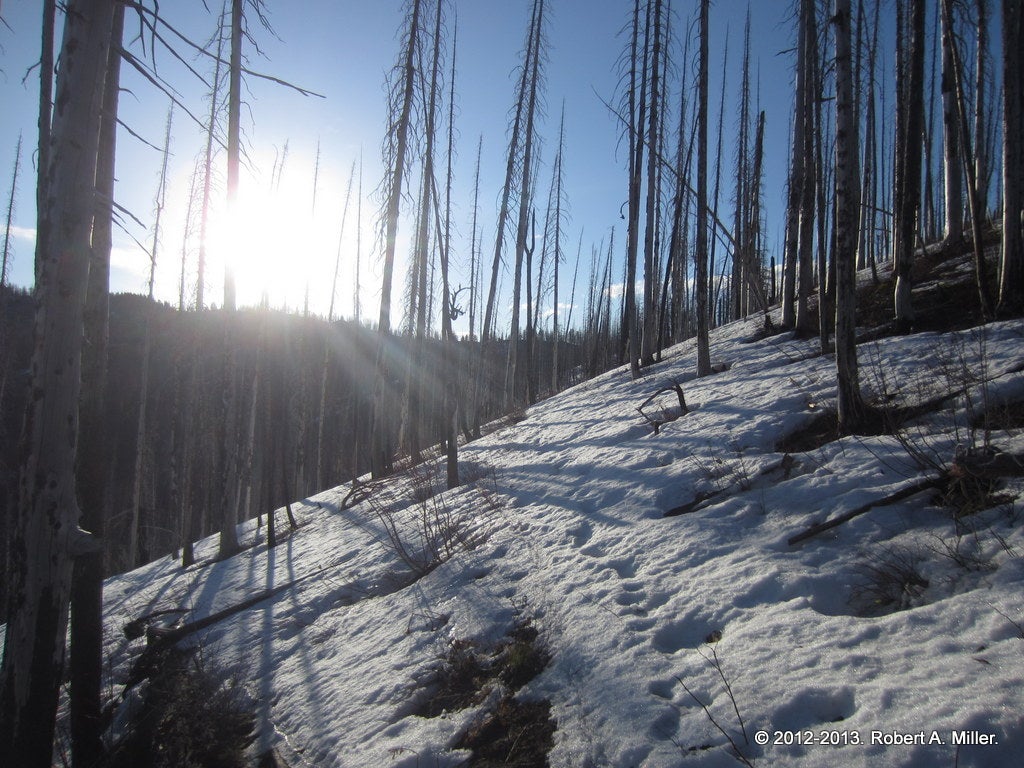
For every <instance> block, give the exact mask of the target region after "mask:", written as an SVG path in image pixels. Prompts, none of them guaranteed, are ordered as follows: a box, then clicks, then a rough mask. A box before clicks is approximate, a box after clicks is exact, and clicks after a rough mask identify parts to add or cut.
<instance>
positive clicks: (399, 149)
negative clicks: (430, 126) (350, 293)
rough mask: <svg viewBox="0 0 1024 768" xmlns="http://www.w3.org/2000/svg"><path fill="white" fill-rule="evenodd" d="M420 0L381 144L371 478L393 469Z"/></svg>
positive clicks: (410, 19) (411, 21) (414, 6)
mask: <svg viewBox="0 0 1024 768" xmlns="http://www.w3.org/2000/svg"><path fill="white" fill-rule="evenodd" d="M422 5H423V2H422V0H411V8H410V10H409V13H408V16H407V18H408V32H407V33H406V37H405V39H404V41H403V46H404V47H403V50H402V54H401V61H402V64H401V65H400V67H399V68H398V72H397V74H399V75H400V80H399V81H398V82H396V83H395V85H394V87H393V88H392V90H391V92H390V96H389V101H390V115H391V118H390V124H389V126H388V138H387V139H386V141H385V145H384V156H385V164H384V166H385V169H386V173H387V176H386V177H385V189H384V194H385V210H384V216H383V222H382V225H383V230H384V264H383V267H382V277H381V293H380V315H379V319H378V321H377V355H376V363H375V374H374V388H373V411H372V422H371V423H372V426H371V443H372V444H371V447H370V467H371V471H372V473H373V476H374V477H383V476H385V475H388V474H390V473H391V468H392V460H393V457H392V454H393V451H394V438H393V435H392V430H393V429H394V425H393V414H392V411H393V409H394V407H395V404H394V403H393V402H391V400H392V398H391V397H390V396H389V394H390V391H391V390H390V387H391V382H390V378H391V371H390V364H389V361H388V341H389V337H390V336H391V287H392V284H393V282H394V271H395V251H396V250H397V247H398V216H399V212H400V207H401V202H402V190H403V188H404V184H405V171H406V164H407V162H408V158H407V156H406V155H407V153H408V150H409V133H410V131H411V129H412V124H413V107H414V100H413V99H414V95H415V91H416V62H417V59H418V50H419V46H420V42H419V38H420V36H421V28H420V10H421V8H422Z"/></svg>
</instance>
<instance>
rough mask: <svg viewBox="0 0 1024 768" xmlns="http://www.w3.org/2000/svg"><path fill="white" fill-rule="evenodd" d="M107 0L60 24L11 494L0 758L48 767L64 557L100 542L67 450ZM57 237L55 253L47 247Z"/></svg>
mask: <svg viewBox="0 0 1024 768" xmlns="http://www.w3.org/2000/svg"><path fill="white" fill-rule="evenodd" d="M114 5H115V3H114V0H92V1H91V2H85V1H84V0H72V2H70V3H69V7H68V13H67V14H66V16H65V22H64V39H63V43H62V46H61V69H60V72H59V73H58V78H57V99H56V101H55V108H54V111H53V121H52V129H51V133H50V136H51V144H50V154H49V157H48V158H47V160H48V163H49V170H48V175H49V184H48V187H47V190H46V201H45V202H46V205H45V208H44V209H43V210H42V212H41V213H40V216H39V219H40V224H41V225H42V226H44V227H48V228H52V232H49V233H48V234H47V236H46V238H45V240H44V242H45V244H46V246H47V250H45V251H43V252H42V253H40V257H41V258H40V259H39V263H38V270H37V278H38V279H37V283H36V289H35V296H36V301H37V305H38V307H39V311H38V312H37V313H36V327H35V334H34V335H35V350H34V354H33V361H32V373H31V379H32V382H31V386H32V390H33V392H34V393H35V395H34V397H33V398H32V400H31V404H30V406H29V410H28V412H27V414H26V420H25V426H24V432H23V438H22V441H23V454H22V455H23V456H24V463H23V465H22V472H21V494H20V503H19V509H18V516H17V523H16V529H15V544H14V547H13V548H12V554H11V573H10V582H9V583H10V595H11V597H10V606H9V610H8V616H9V617H10V618H9V620H8V623H7V628H6V635H5V643H4V658H3V666H2V679H0V754H3V755H5V756H6V757H7V759H12V760H13V761H14V763H13V764H14V765H15V766H48V765H50V761H51V756H52V748H53V735H54V725H55V718H56V711H57V697H58V693H59V688H60V684H61V679H62V677H63V671H64V650H65V640H66V632H67V622H68V604H69V601H70V596H71V574H72V561H73V559H74V558H75V557H76V556H79V555H81V554H83V553H85V552H87V551H94V550H95V549H97V547H98V543H97V542H96V540H95V539H94V537H93V536H92V535H91V534H88V533H86V532H85V531H83V530H82V529H81V528H80V527H79V517H80V513H79V506H78V501H77V499H76V487H75V452H76V448H77V438H78V424H79V395H80V391H81V366H82V313H83V311H84V308H85V303H86V294H87V290H88V274H89V259H90V257H91V255H92V238H91V234H92V224H93V214H94V212H95V207H94V205H95V197H94V185H95V182H96V167H97V153H98V148H99V136H100V123H101V115H102V99H103V83H104V80H105V74H106V70H107V61H108V53H109V50H110V47H111V32H112V27H113V17H114ZM58 238H59V242H60V246H61V247H60V249H59V251H58V249H52V250H51V249H50V248H49V246H50V244H52V243H54V242H57V241H58Z"/></svg>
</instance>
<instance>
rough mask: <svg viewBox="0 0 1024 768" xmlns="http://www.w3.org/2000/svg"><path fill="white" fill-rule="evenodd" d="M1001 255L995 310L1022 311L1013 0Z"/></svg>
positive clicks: (1018, 63)
mask: <svg viewBox="0 0 1024 768" xmlns="http://www.w3.org/2000/svg"><path fill="white" fill-rule="evenodd" d="M1002 26H1003V31H1002V34H1003V255H1002V263H1001V269H1000V278H999V311H1000V313H1001V314H1004V315H1016V314H1020V313H1021V312H1022V311H1024V233H1022V230H1021V227H1022V223H1021V222H1022V218H1021V216H1022V214H1024V148H1022V147H1021V142H1020V137H1021V136H1024V56H1022V55H1021V46H1024V9H1022V8H1021V4H1020V2H1017V0H1003V2H1002Z"/></svg>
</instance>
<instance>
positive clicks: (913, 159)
mask: <svg viewBox="0 0 1024 768" xmlns="http://www.w3.org/2000/svg"><path fill="white" fill-rule="evenodd" d="M924 14H925V3H924V0H911V3H910V53H909V57H908V58H909V61H908V62H907V64H908V67H907V69H908V72H907V93H906V100H905V102H904V104H902V105H901V109H905V113H904V119H903V121H901V122H902V124H903V126H904V129H905V133H904V136H903V140H902V147H903V153H904V159H903V186H902V190H901V199H900V214H899V218H898V219H897V222H898V229H897V232H896V253H895V258H894V265H893V266H894V270H893V271H894V274H895V277H896V287H895V294H894V297H893V303H894V305H895V316H896V329H897V331H899V332H900V333H906V332H907V331H909V330H910V328H911V326H912V324H913V322H914V310H913V307H912V305H911V303H910V295H911V288H912V286H913V269H914V246H915V244H916V243H917V233H918V217H919V215H920V210H921V137H922V133H923V131H924V48H925V24H924ZM945 56H946V54H945V53H943V58H945ZM943 87H945V85H944V86H943ZM943 102H944V105H945V97H943ZM954 127H955V123H954ZM950 151H951V150H950V148H949V147H948V146H947V149H946V153H947V158H946V159H947V161H948V159H949V154H948V153H949V152H950ZM952 151H954V152H958V150H957V149H955V147H954V149H953V150H952ZM956 156H957V159H959V155H958V154H957V155H956ZM949 190H950V182H949V180H948V179H947V183H946V191H947V194H948V193H949ZM948 220H949V217H948V215H947V236H948V232H949V230H948V226H949V224H948ZM961 234H962V233H961Z"/></svg>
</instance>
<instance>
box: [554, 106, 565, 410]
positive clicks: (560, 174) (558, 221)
mask: <svg viewBox="0 0 1024 768" xmlns="http://www.w3.org/2000/svg"><path fill="white" fill-rule="evenodd" d="M564 152H565V102H564V101H563V102H562V116H561V118H559V121H558V150H557V151H556V152H555V167H554V171H552V174H553V176H554V187H555V195H554V196H555V215H554V227H555V233H554V238H553V240H554V242H553V244H552V253H551V260H552V262H553V264H554V273H555V275H554V283H553V285H554V296H553V298H552V300H551V322H552V325H551V391H552V392H557V391H558V347H559V328H558V266H559V264H560V263H561V261H562V216H563V212H564V209H563V207H562V203H563V198H562V194H563V193H562V183H563V181H564V178H565V176H564V171H563V164H562V157H563V155H564Z"/></svg>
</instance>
